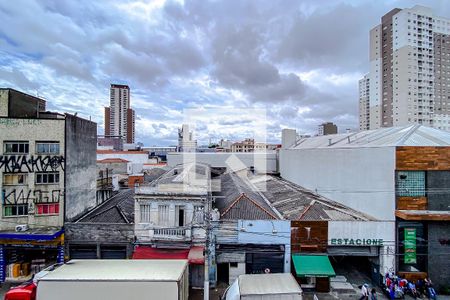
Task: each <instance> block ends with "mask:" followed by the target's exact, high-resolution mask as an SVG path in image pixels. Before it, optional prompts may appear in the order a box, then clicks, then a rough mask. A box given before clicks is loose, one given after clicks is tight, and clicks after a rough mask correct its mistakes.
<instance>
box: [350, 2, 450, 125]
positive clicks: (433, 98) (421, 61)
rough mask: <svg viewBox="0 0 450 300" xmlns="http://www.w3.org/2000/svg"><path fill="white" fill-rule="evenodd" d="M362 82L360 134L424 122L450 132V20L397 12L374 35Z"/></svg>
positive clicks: (416, 10) (422, 11) (420, 10)
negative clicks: (377, 129)
mask: <svg viewBox="0 0 450 300" xmlns="http://www.w3.org/2000/svg"><path fill="white" fill-rule="evenodd" d="M369 47H370V49H369V57H370V71H369V73H368V74H367V75H365V76H364V78H363V79H361V80H360V81H359V117H360V121H359V127H360V130H367V129H376V128H380V127H391V126H402V125H407V124H410V123H416V124H423V125H427V126H431V127H435V128H438V129H442V130H447V131H450V57H449V55H450V19H447V18H442V17H438V16H435V15H434V14H433V12H432V10H431V9H430V8H427V7H423V6H419V5H416V6H414V7H413V8H407V9H398V8H395V9H393V10H391V11H390V12H388V13H387V14H385V15H384V16H383V17H382V18H381V23H380V24H379V25H377V26H375V27H374V28H373V29H372V30H371V31H370V46H369Z"/></svg>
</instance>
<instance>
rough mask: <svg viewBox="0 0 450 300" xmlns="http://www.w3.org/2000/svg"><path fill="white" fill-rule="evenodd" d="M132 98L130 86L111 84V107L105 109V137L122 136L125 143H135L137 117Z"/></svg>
mask: <svg viewBox="0 0 450 300" xmlns="http://www.w3.org/2000/svg"><path fill="white" fill-rule="evenodd" d="M130 98H131V95H130V87H129V86H128V85H121V84H111V88H110V106H109V107H105V137H108V136H121V137H122V138H123V140H124V141H125V143H134V140H135V118H136V117H135V112H134V110H133V109H131V103H130Z"/></svg>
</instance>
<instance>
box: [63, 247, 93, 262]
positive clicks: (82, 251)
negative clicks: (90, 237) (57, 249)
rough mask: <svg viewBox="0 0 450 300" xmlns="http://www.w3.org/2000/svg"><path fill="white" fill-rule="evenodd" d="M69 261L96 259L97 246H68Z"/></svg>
mask: <svg viewBox="0 0 450 300" xmlns="http://www.w3.org/2000/svg"><path fill="white" fill-rule="evenodd" d="M69 254H70V258H71V259H97V245H70V246H69Z"/></svg>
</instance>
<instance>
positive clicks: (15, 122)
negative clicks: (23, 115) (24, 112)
mask: <svg viewBox="0 0 450 300" xmlns="http://www.w3.org/2000/svg"><path fill="white" fill-rule="evenodd" d="M41 124H42V120H39V119H11V118H0V126H4V127H6V128H14V127H19V126H23V125H33V126H38V125H41Z"/></svg>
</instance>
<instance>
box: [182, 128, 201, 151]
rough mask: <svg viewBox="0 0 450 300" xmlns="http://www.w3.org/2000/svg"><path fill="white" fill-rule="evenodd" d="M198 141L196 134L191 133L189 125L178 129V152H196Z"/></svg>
mask: <svg viewBox="0 0 450 300" xmlns="http://www.w3.org/2000/svg"><path fill="white" fill-rule="evenodd" d="M196 149H197V140H195V139H194V132H193V131H189V125H188V124H183V125H182V126H181V128H180V129H178V152H195V151H196Z"/></svg>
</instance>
